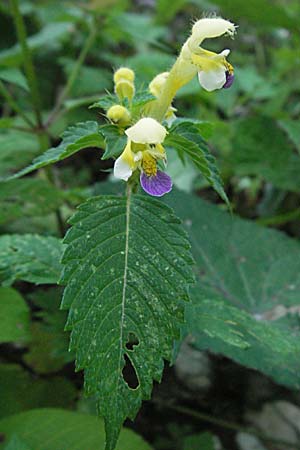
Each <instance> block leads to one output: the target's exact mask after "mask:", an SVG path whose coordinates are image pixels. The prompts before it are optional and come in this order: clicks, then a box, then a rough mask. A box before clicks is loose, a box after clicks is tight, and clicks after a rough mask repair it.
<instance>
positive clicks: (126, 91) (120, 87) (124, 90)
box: [115, 78, 135, 100]
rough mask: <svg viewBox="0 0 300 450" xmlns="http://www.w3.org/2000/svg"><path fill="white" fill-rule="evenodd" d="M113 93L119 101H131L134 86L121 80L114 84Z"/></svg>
mask: <svg viewBox="0 0 300 450" xmlns="http://www.w3.org/2000/svg"><path fill="white" fill-rule="evenodd" d="M115 93H116V94H117V96H118V97H119V99H120V100H123V99H124V98H128V100H132V98H133V96H134V93H135V88H134V84H133V83H132V82H131V81H127V80H125V79H124V78H123V79H121V80H120V81H118V82H117V83H116V84H115Z"/></svg>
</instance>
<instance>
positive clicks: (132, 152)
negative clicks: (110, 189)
mask: <svg viewBox="0 0 300 450" xmlns="http://www.w3.org/2000/svg"><path fill="white" fill-rule="evenodd" d="M125 133H126V135H127V137H128V140H127V144H126V147H125V149H124V151H123V153H122V154H121V155H120V156H119V158H117V159H116V161H115V165H114V176H115V177H116V178H119V179H121V180H125V181H127V180H128V178H130V177H131V175H132V173H133V172H134V171H135V170H136V169H137V168H139V169H141V170H143V171H144V172H145V173H146V175H147V176H155V175H156V173H157V164H156V161H157V160H158V159H163V160H165V159H166V153H165V149H164V148H163V146H162V143H163V141H164V139H165V137H166V134H167V130H166V129H165V127H163V126H162V125H161V124H160V123H159V122H157V121H156V120H155V119H152V118H151V117H144V118H143V119H140V120H139V121H138V122H137V123H136V124H135V125H133V126H132V127H130V128H128V129H127V130H126V131H125Z"/></svg>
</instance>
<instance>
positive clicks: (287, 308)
mask: <svg viewBox="0 0 300 450" xmlns="http://www.w3.org/2000/svg"><path fill="white" fill-rule="evenodd" d="M168 204H169V205H171V206H172V207H174V208H175V209H176V211H177V212H178V214H179V216H180V217H181V218H182V220H183V222H184V223H185V225H186V227H187V229H188V232H189V235H190V239H191V244H192V250H193V255H194V258H195V260H196V264H197V273H198V274H199V277H198V279H199V283H198V284H197V286H196V287H195V288H194V289H193V290H192V293H191V296H192V299H193V305H192V306H188V307H187V324H188V329H189V330H190V332H191V333H192V334H193V335H194V337H195V338H196V342H197V346H198V347H200V348H208V349H211V350H212V351H215V352H217V353H222V354H224V355H227V356H229V357H230V358H232V359H234V360H235V361H238V362H239V363H241V364H243V365H245V366H249V367H252V368H255V369H257V370H260V371H262V372H264V373H266V374H267V375H270V376H271V377H273V378H274V379H275V380H276V381H278V382H279V383H283V384H286V385H288V386H291V387H297V388H298V387H299V386H300V360H299V357H298V355H299V352H300V344H299V342H300V340H299V336H300V330H299V325H298V329H297V328H296V329H295V328H290V327H289V324H288V323H282V322H281V321H277V320H276V318H277V317H278V315H280V314H279V313H280V311H282V310H283V311H284V313H283V314H286V315H287V314H292V311H293V307H295V306H298V305H299V285H300V258H299V255H300V244H299V242H297V241H296V240H294V239H291V238H289V237H287V236H285V235H284V234H283V233H280V232H278V231H275V230H269V229H265V228H263V227H261V226H259V225H256V224H255V223H253V222H250V221H246V220H242V219H240V218H238V217H234V216H233V217H232V216H231V215H229V214H227V213H225V212H223V211H221V210H220V208H219V207H217V206H216V205H210V204H208V203H206V202H204V201H203V200H201V199H199V198H196V197H192V196H188V195H186V194H184V193H178V192H177V193H176V194H172V195H169V196H168ZM294 314H295V313H294ZM243 347H244V348H243Z"/></svg>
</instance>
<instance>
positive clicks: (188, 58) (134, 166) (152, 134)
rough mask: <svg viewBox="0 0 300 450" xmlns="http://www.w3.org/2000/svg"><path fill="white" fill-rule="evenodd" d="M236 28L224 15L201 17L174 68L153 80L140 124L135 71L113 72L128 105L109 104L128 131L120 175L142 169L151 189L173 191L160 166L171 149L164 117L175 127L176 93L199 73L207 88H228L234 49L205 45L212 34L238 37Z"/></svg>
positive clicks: (129, 176) (151, 191)
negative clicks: (167, 147)
mask: <svg viewBox="0 0 300 450" xmlns="http://www.w3.org/2000/svg"><path fill="white" fill-rule="evenodd" d="M235 30H236V27H235V25H234V24H233V23H231V22H229V21H228V20H224V19H222V18H204V19H200V20H198V21H197V22H196V23H195V24H194V26H193V28H192V33H191V35H190V37H189V38H188V39H187V41H186V42H185V44H184V45H183V47H182V49H181V52H180V54H179V57H178V59H177V61H176V62H175V64H174V66H173V68H172V69H171V71H170V72H163V73H160V74H158V75H157V76H156V77H155V78H154V79H153V80H152V81H151V83H150V84H149V91H150V92H151V93H152V95H153V96H154V97H155V100H154V101H151V102H150V103H149V105H150V106H149V107H148V109H141V110H140V115H139V117H141V118H140V119H139V120H138V121H137V122H136V123H135V124H134V123H133V124H132V115H131V112H130V111H131V110H130V105H131V102H132V101H133V98H134V95H135V86H134V78H135V75H134V72H133V71H132V70H131V69H128V68H127V67H121V68H120V69H118V70H117V71H116V72H115V73H114V83H115V93H116V95H117V97H118V99H119V100H120V103H123V104H119V105H113V106H112V107H111V108H109V110H108V111H107V117H108V119H109V120H110V121H111V122H112V123H114V124H115V125H117V126H119V127H120V128H121V130H122V132H125V134H126V136H127V144H126V146H125V148H124V150H123V152H122V154H121V155H120V156H119V157H118V158H117V159H116V161H115V165H114V176H115V177H116V178H119V179H122V180H125V181H129V182H130V180H133V179H136V177H133V175H134V174H136V173H138V174H139V179H140V184H141V186H142V188H143V189H144V191H145V192H147V193H148V194H150V195H153V196H162V195H164V194H166V193H167V192H170V190H171V189H172V181H171V178H170V177H169V176H168V175H167V174H166V173H165V172H163V171H162V170H160V169H161V168H163V167H164V166H165V165H166V162H167V157H166V151H165V149H164V147H163V145H162V144H163V142H164V139H165V137H166V135H167V130H166V128H165V127H164V126H163V125H162V124H161V123H160V122H165V123H166V124H167V125H168V126H170V125H171V123H172V122H173V121H174V120H175V119H176V116H175V111H176V109H175V108H174V107H173V106H172V101H173V98H174V96H175V95H176V92H177V90H178V89H179V88H180V87H182V86H183V85H184V84H186V83H187V82H189V81H190V80H191V79H192V78H193V77H194V76H195V75H196V74H198V79H199V83H200V85H201V86H202V87H203V88H204V89H205V90H207V91H214V90H217V89H222V88H223V89H227V88H229V87H230V86H231V85H232V83H233V81H234V71H233V67H232V65H231V64H230V63H229V62H228V61H227V59H226V58H227V57H228V55H229V53H230V50H228V49H225V50H223V51H222V52H221V53H214V52H211V51H209V50H206V49H204V48H202V47H201V44H202V42H203V41H204V40H205V39H207V38H216V37H219V36H222V35H224V34H225V35H229V36H233V35H234V34H235ZM124 100H125V103H124ZM124 105H125V106H124ZM128 105H129V106H128ZM127 106H128V108H129V109H127ZM130 125H131V126H130Z"/></svg>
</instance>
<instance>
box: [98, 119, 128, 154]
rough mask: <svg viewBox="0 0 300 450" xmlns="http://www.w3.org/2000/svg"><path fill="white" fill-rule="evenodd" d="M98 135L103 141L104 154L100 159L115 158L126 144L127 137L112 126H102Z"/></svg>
mask: <svg viewBox="0 0 300 450" xmlns="http://www.w3.org/2000/svg"><path fill="white" fill-rule="evenodd" d="M100 133H101V134H102V135H103V137H104V139H105V152H104V154H103V155H102V159H109V158H115V157H117V156H119V155H120V153H122V151H123V150H124V148H125V145H126V142H127V136H126V135H125V134H124V131H123V130H120V128H119V127H117V126H116V125H112V124H106V125H102V126H101V127H100Z"/></svg>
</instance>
